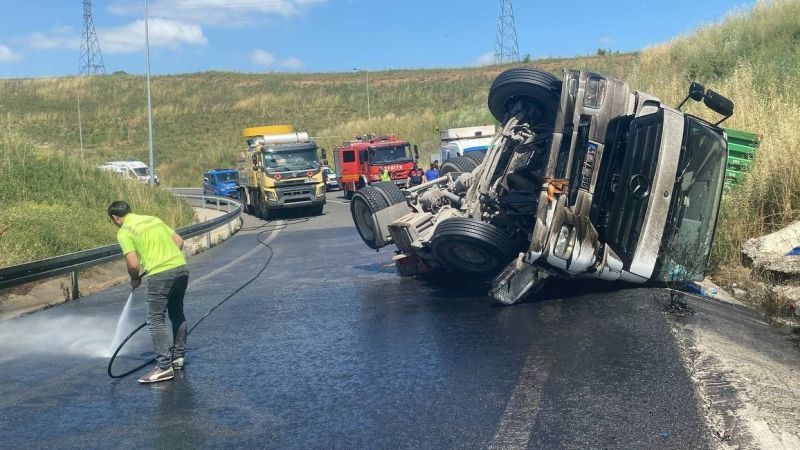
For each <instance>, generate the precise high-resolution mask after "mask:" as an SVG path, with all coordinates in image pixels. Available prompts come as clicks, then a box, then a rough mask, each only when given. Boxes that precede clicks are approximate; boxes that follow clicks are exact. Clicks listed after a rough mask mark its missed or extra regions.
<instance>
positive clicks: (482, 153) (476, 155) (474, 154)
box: [464, 150, 486, 167]
mask: <svg viewBox="0 0 800 450" xmlns="http://www.w3.org/2000/svg"><path fill="white" fill-rule="evenodd" d="M464 157H465V158H469V159H471V160H472V161H473V162H474V163H475V167H478V165H479V164H480V163H482V162H483V158H484V157H486V150H475V151H471V152H467V153H464Z"/></svg>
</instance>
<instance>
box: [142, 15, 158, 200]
mask: <svg viewBox="0 0 800 450" xmlns="http://www.w3.org/2000/svg"><path fill="white" fill-rule="evenodd" d="M148 16H149V14H148V10H147V0H144V59H145V65H146V66H147V149H148V150H149V152H150V186H155V185H156V175H155V174H156V162H155V156H154V155H153V104H152V102H151V100H150V30H149V26H148V22H149V17H148Z"/></svg>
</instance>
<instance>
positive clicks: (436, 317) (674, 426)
mask: <svg viewBox="0 0 800 450" xmlns="http://www.w3.org/2000/svg"><path fill="white" fill-rule="evenodd" d="M329 200H330V201H329V203H328V204H327V205H326V207H325V213H324V214H323V215H322V216H318V217H311V218H308V219H307V220H306V219H303V218H302V217H301V216H300V215H297V214H294V215H287V216H285V217H283V218H281V219H279V220H277V221H274V222H270V223H269V224H265V223H264V222H262V221H260V220H258V219H255V218H253V217H250V216H245V219H244V228H243V230H242V231H240V232H239V233H238V234H237V235H236V236H235V237H233V238H232V239H230V240H228V241H227V242H225V243H223V244H221V245H219V246H217V247H214V248H212V249H210V250H208V251H206V252H204V253H202V254H200V255H197V256H195V257H192V258H191V259H190V262H189V266H190V270H191V275H190V286H189V290H188V293H187V297H186V314H187V317H188V319H189V323H190V325H191V324H193V323H195V321H196V320H197V319H199V318H200V316H202V314H204V313H205V312H206V311H208V310H209V309H210V308H211V307H213V306H214V305H215V304H217V303H218V302H219V301H220V300H221V299H223V298H224V297H226V296H228V295H229V294H230V293H232V292H233V291H235V290H236V289H237V288H239V287H240V286H241V285H242V284H244V283H245V282H247V281H248V280H250V279H252V278H253V277H254V276H255V275H256V274H257V273H258V272H259V271H260V270H261V268H262V267H263V266H264V264H265V263H266V262H267V261H268V260H269V259H270V255H272V259H271V261H270V263H269V265H268V267H267V269H266V270H265V271H264V273H263V274H262V275H261V276H260V277H258V278H257V279H256V280H255V281H253V282H252V283H251V284H250V285H248V286H247V287H245V288H244V289H243V290H241V292H239V293H238V294H237V295H236V296H234V297H233V298H232V299H231V300H230V301H229V302H227V303H226V304H224V305H223V306H221V307H220V308H219V309H217V310H216V311H215V312H214V313H213V314H211V315H210V316H209V317H207V318H206V319H205V320H204V321H203V323H202V324H200V326H199V327H198V328H197V329H196V330H195V331H194V332H193V333H192V334H191V335H190V336H189V339H188V349H189V350H188V354H187V366H186V370H185V371H184V372H182V373H178V376H177V377H176V379H175V380H174V381H172V382H166V383H160V384H156V385H147V386H143V385H139V384H138V383H137V382H136V378H137V376H139V375H140V374H142V373H143V371H140V372H138V373H136V374H134V375H132V376H129V377H127V378H123V379H120V380H112V379H110V378H109V377H108V376H107V375H106V364H107V361H108V358H107V355H105V354H102V353H104V352H106V351H107V350H106V349H107V348H108V345H109V344H110V341H111V339H112V336H113V334H114V327H115V325H116V322H117V318H118V316H119V313H120V311H121V310H122V307H123V304H124V302H125V300H126V298H127V294H128V290H127V287H126V286H118V287H115V288H112V289H109V290H107V291H104V292H102V293H99V294H96V295H92V296H88V297H85V298H83V299H81V300H79V301H76V302H71V303H67V304H64V305H62V306H59V307H55V308H51V309H49V310H45V311H42V312H40V313H36V314H33V315H30V316H26V317H23V318H19V319H15V320H13V321H7V322H3V323H0V336H5V337H4V338H3V339H5V340H6V342H5V343H3V344H0V448H219V447H226V448H302V449H308V448H368V449H378V448H707V447H709V446H710V445H711V444H710V442H711V441H710V437H709V433H708V431H707V429H706V427H705V425H704V424H703V420H702V418H701V413H700V411H699V409H698V400H697V398H696V396H695V393H694V388H693V386H692V383H691V381H690V379H689V378H688V376H687V374H686V371H685V369H684V367H683V365H682V362H681V357H680V353H679V350H678V347H677V344H676V342H675V339H674V338H673V336H672V335H671V333H670V326H669V323H668V320H669V319H668V317H667V316H665V315H664V314H663V313H662V308H661V305H660V304H658V303H657V302H656V301H654V300H653V295H654V294H653V291H652V290H649V289H645V288H627V289H622V290H619V288H620V286H617V285H614V286H611V285H606V284H599V283H593V284H592V283H588V284H580V283H574V282H572V283H556V284H553V285H551V286H549V287H548V288H546V289H545V290H544V291H543V292H542V293H541V294H540V295H538V296H537V297H536V298H535V299H529V300H526V301H525V302H523V303H521V304H518V305H514V306H512V307H503V306H500V305H498V304H495V303H494V302H492V301H491V300H490V299H488V298H487V297H485V295H484V293H485V290H486V286H483V285H480V284H467V285H463V284H460V283H455V282H449V283H447V282H445V283H441V282H434V281H431V280H416V279H402V278H400V277H398V276H397V275H396V274H395V273H394V269H393V267H391V257H392V256H393V252H392V251H391V250H390V249H383V250H381V251H380V252H375V251H372V250H370V249H368V248H367V247H366V246H365V245H363V244H362V242H361V240H360V239H359V237H358V234H357V232H356V231H355V229H354V228H353V226H352V222H351V220H350V216H349V208H348V205H347V202H346V201H345V200H344V199H343V198H340V197H339V194H338V193H329ZM258 239H261V240H262V241H267V242H268V243H269V246H270V248H267V247H266V246H263V245H261V244H259V243H258ZM138 295H139V297H137V298H138V301H137V303H136V304H135V306H134V308H133V309H134V311H133V315H134V316H135V317H134V318H135V320H131V321H130V323H128V324H126V326H128V328H129V329H130V328H132V327H133V326H135V325H136V324H138V323H140V322H142V321H143V319H144V307H143V299H142V293H141V292H140V293H138ZM11 327H13V328H11ZM4 330H5V334H4ZM9 330H11V331H9ZM37 330H43V331H42V333H43V335H44V336H46V337H47V341H46V342H40V341H37V340H35V339H34V340H31V339H23V338H22V336H25V335H27V334H32V333H35V332H37ZM14 333H16V334H14ZM9 336H11V337H9ZM13 336H21V337H20V339H19V340H17V339H16V338H14V337H13ZM28 337H30V336H28ZM98 348H99V349H100V350H98ZM151 356H152V355H151V353H150V347H149V336H148V335H147V334H146V332H142V333H141V334H140V335H139V336H137V337H136V338H134V339H133V341H132V342H131V343H130V344H129V346H128V347H126V349H125V351H124V352H123V354H122V356H121V357H120V359H119V360H118V361H117V362H116V363H115V366H114V370H115V371H116V372H117V373H119V372H122V371H124V370H125V369H126V368H130V367H135V366H136V365H138V364H140V363H141V362H143V361H146V360H147V359H148V358H149V357H151Z"/></svg>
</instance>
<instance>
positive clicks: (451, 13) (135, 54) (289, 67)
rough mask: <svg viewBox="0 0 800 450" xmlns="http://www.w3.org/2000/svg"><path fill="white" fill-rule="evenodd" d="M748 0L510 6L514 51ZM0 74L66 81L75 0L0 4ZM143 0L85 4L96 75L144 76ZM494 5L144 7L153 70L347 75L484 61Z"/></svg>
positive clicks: (224, 0) (653, 37)
mask: <svg viewBox="0 0 800 450" xmlns="http://www.w3.org/2000/svg"><path fill="white" fill-rule="evenodd" d="M754 3H755V1H752V0H751V1H748V0H702V1H698V0H653V1H650V2H645V1H641V0H608V1H606V2H596V1H595V2H589V1H584V0H576V1H572V2H565V1H556V0H527V1H520V0H512V4H513V8H514V17H515V25H516V31H517V41H518V45H519V52H520V55H526V54H529V55H531V57H532V58H534V59H536V58H541V57H570V56H579V55H587V54H594V53H595V52H596V51H597V49H599V48H602V49H608V50H612V51H620V52H628V51H636V50H640V49H642V48H644V47H646V46H648V45H652V44H658V43H661V42H665V41H668V40H670V39H671V38H673V37H676V36H678V35H681V34H683V33H687V32H689V31H691V30H693V29H695V28H697V27H699V26H702V25H706V24H709V23H713V22H715V21H718V20H720V19H722V18H724V17H725V15H726V14H728V13H729V12H730V11H741V10H745V9H747V8H749V7H752V5H753V4H754ZM2 4H3V8H2V14H0V77H15V78H16V77H49V76H63V75H74V74H77V73H78V71H79V67H80V62H79V58H80V43H81V30H82V26H83V7H82V0H13V1H12V0H3V1H2ZM144 4H145V3H144V0H94V1H93V2H92V5H93V6H92V7H93V9H92V13H93V18H94V26H95V29H96V32H97V36H98V41H99V44H100V49H101V52H102V57H103V62H104V64H105V68H106V72H107V73H112V72H115V71H125V72H128V73H136V74H142V73H144V72H145V70H146V69H145V67H146V66H145V56H144V55H145V52H144V48H145V32H144V17H145V8H144ZM499 5H500V1H499V0H492V1H490V0H450V1H444V0H260V1H259V0H150V2H149V8H148V17H149V40H150V66H151V71H152V73H154V74H175V73H191V72H200V71H206V70H225V71H237V72H256V73H257V72H350V71H353V69H354V68H358V69H361V70H368V71H374V70H383V69H398V68H435V67H466V66H478V65H483V64H489V63H491V62H492V61H493V53H494V49H495V40H496V33H497V22H498V19H497V17H498V13H499Z"/></svg>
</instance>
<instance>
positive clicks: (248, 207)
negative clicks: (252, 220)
mask: <svg viewBox="0 0 800 450" xmlns="http://www.w3.org/2000/svg"><path fill="white" fill-rule="evenodd" d="M239 201H240V202H242V211H244V212H245V213H247V214H250V215H253V205H252V204H251V203H250V202H249V201H247V193H246V192H245V190H244V189H239Z"/></svg>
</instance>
